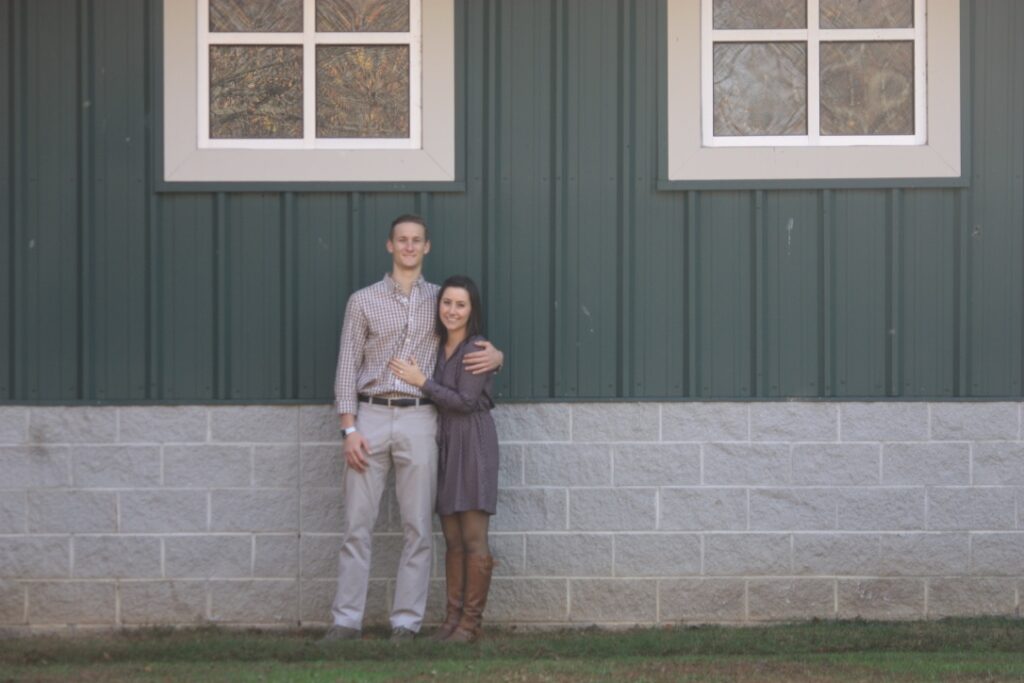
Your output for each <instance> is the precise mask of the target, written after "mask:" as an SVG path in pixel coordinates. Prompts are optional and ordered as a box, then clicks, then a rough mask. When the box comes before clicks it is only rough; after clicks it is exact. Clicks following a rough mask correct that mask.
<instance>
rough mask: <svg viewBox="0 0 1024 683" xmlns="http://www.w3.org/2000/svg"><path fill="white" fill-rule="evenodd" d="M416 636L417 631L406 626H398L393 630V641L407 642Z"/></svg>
mask: <svg viewBox="0 0 1024 683" xmlns="http://www.w3.org/2000/svg"><path fill="white" fill-rule="evenodd" d="M415 637H416V632H415V631H410V630H409V629H407V628H406V627H404V626H396V627H395V628H393V629H392V630H391V638H390V640H391V642H392V643H405V642H408V641H410V640H412V639H413V638H415Z"/></svg>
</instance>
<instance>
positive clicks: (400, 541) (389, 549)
mask: <svg viewBox="0 0 1024 683" xmlns="http://www.w3.org/2000/svg"><path fill="white" fill-rule="evenodd" d="M431 544H433V537H431ZM338 547H339V548H340V547H341V544H340V543H339V544H338ZM404 547H405V539H404V538H403V537H402V535H401V534H374V536H373V547H372V550H371V558H370V576H372V577H373V578H375V579H392V578H394V577H395V574H397V573H398V564H399V560H401V558H402V549H403V548H404Z"/></svg>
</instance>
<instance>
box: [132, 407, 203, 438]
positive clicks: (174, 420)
mask: <svg viewBox="0 0 1024 683" xmlns="http://www.w3.org/2000/svg"><path fill="white" fill-rule="evenodd" d="M118 412H119V413H120V420H121V429H120V432H119V434H118V441H121V442H122V443H202V442H204V441H206V433H207V429H208V427H209V425H208V424H207V413H206V408H204V407H201V406H132V407H128V408H118Z"/></svg>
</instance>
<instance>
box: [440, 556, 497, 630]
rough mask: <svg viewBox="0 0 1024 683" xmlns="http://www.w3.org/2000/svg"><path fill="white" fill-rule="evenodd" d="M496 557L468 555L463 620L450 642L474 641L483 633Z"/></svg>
mask: <svg viewBox="0 0 1024 683" xmlns="http://www.w3.org/2000/svg"><path fill="white" fill-rule="evenodd" d="M493 570H494V558H493V557H491V556H490V555H467V556H466V593H465V598H464V601H463V605H462V620H461V621H459V626H458V628H456V629H455V631H454V632H452V634H451V635H450V636H448V642H460V643H472V642H473V641H475V640H477V639H478V638H479V637H480V636H481V635H483V628H482V624H483V615H484V607H485V606H486V605H487V592H488V591H489V590H490V588H491V572H492V571H493Z"/></svg>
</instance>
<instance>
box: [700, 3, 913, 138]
mask: <svg viewBox="0 0 1024 683" xmlns="http://www.w3.org/2000/svg"><path fill="white" fill-rule="evenodd" d="M925 15H926V12H925V0H863V2H861V1H859V2H857V3H851V2H848V1H845V2H844V1H842V0H702V6H701V135H702V144H703V145H704V146H706V147H757V146H771V147H781V146H792V147H832V146H854V145H856V146H864V145H878V146H882V145H885V146H892V145H923V144H925V143H926V141H927V120H928V115H927V114H928V112H927V102H928V95H927V45H926V36H927V28H926V23H925V21H926V16H925Z"/></svg>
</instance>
